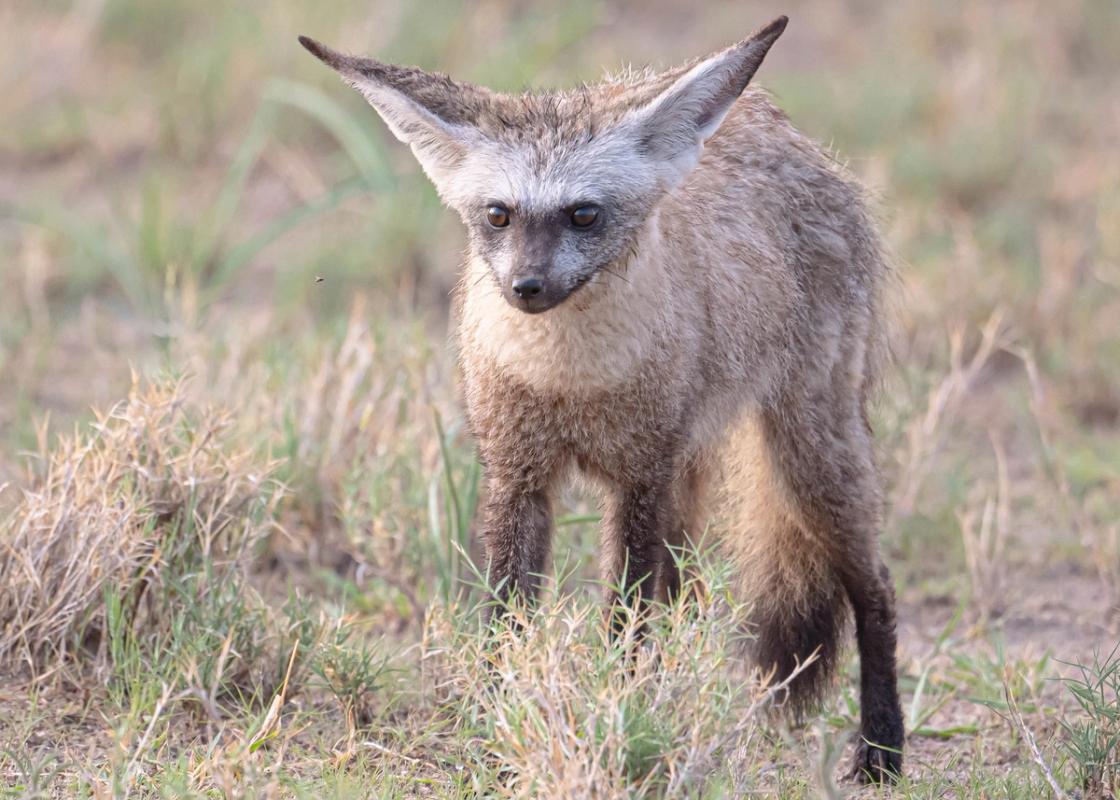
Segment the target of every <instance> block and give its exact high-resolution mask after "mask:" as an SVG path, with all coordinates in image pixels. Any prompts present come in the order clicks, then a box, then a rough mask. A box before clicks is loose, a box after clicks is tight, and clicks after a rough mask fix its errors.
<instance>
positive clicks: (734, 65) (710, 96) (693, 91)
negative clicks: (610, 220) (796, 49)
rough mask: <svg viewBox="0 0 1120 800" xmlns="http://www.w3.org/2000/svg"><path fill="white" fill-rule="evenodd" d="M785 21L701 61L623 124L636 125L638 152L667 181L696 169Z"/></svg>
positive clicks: (778, 22) (780, 19) (774, 23)
mask: <svg viewBox="0 0 1120 800" xmlns="http://www.w3.org/2000/svg"><path fill="white" fill-rule="evenodd" d="M788 21H789V19H788V18H787V17H778V18H777V19H776V20H774V21H773V22H771V23H770V24H769V25H767V26H766V27H764V28H761V29H760V30H758V31H757V32H755V33H754V34H753V35H752V36H751V37H750V38H748V39H744V40H743V41H742V42H739V43H738V44H736V45H733V46H731V47H729V48H727V49H726V50H723V51H721V52H719V53H716V54H715V55H714V56H711V57H710V58H707V59H704V60H703V61H701V62H699V63H698V64H696V65H695V66H694V67H692V68H691V69H689V70H687V71H686V72H685V73H684V74H683V75H681V76H680V77H679V78H677V79H676V80H675V81H674V82H673V83H672V84H671V85H670V86H669V87H668V88H667V89H665V90H664V91H662V92H661V93H660V94H658V95H657V96H656V97H654V98H653V99H652V100H651V101H649V102H648V103H646V104H645V105H643V106H641V107H639V108H637V109H635V110H634V111H633V112H631V114H630V119H629V120H628V122H629V123H630V124H631V125H633V126H635V127H634V130H635V133H636V135H637V138H638V146H639V148H640V149H641V150H642V152H643V153H645V154H646V155H648V156H649V157H651V158H652V159H654V160H655V161H657V162H658V163H659V164H661V165H663V166H664V167H666V168H667V172H668V174H667V175H666V176H665V177H666V179H667V180H668V181H670V182H676V181H679V180H680V179H682V178H683V177H684V176H685V175H687V174H688V172H689V171H690V170H691V169H692V168H693V167H694V166H696V162H697V161H699V160H700V153H701V151H702V150H703V146H704V142H705V140H707V139H708V137H710V136H711V135H712V134H714V133H715V132H716V130H717V129H718V128H719V126H720V123H722V122H723V118H724V117H725V116H727V112H728V111H730V110H731V106H732V104H733V103H734V102H735V101H736V100H737V99H738V97H739V95H740V94H742V93H743V90H744V89H746V88H747V84H748V83H750V80H751V78H752V77H753V76H754V73H755V71H756V70H757V69H758V68H759V66H760V65H761V64H762V59H763V58H764V57H765V56H766V53H767V51H769V50H770V45H772V44H774V42H775V41H777V39H778V37H779V36H781V35H782V31H784V30H785V28H786V23H787V22H788Z"/></svg>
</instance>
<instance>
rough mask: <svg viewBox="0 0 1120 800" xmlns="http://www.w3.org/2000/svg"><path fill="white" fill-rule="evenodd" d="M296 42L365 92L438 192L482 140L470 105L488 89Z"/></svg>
mask: <svg viewBox="0 0 1120 800" xmlns="http://www.w3.org/2000/svg"><path fill="white" fill-rule="evenodd" d="M299 43H300V44H302V45H303V46H304V47H305V48H307V50H308V51H310V52H311V54H312V55H314V56H315V57H316V58H318V59H319V60H320V61H322V62H323V63H324V64H326V65H327V66H329V67H331V68H333V69H334V70H336V71H337V72H338V73H339V74H340V75H341V76H342V78H343V80H345V81H346V82H347V83H349V84H350V85H351V86H353V87H354V88H355V89H357V90H358V91H359V92H361V93H362V94H363V95H364V96H365V98H366V100H368V101H369V103H370V105H372V106H373V107H374V108H375V109H376V110H377V112H378V113H379V114H380V115H381V118H382V119H384V120H385V123H386V124H387V125H388V126H389V130H391V131H392V132H393V135H394V136H396V137H397V138H398V139H400V140H401V141H402V142H404V143H405V144H407V145H408V146H409V147H411V148H412V152H413V153H414V154H415V156H416V159H417V160H418V161H419V162H420V165H421V166H422V167H423V168H424V171H425V172H426V173H428V177H429V178H431V179H432V182H433V183H434V184H435V185H436V188H437V189H439V190H440V191H441V193H442V192H443V191H444V188H445V187H446V186H447V184H448V181H449V180H450V178H451V173H452V172H453V171H454V170H455V169H456V168H457V167H458V166H459V165H460V164H461V163H462V161H463V159H464V158H465V156H466V154H467V153H468V152H469V151H470V150H471V149H472V148H474V147H478V146H479V145H480V144H481V143H482V141H483V136H482V133H481V132H480V131H479V130H478V128H477V127H476V126H475V125H474V124H473V121H472V116H473V115H472V106H473V108H474V109H477V108H478V107H479V106H480V105H481V104H484V103H485V102H486V99H487V97H486V95H487V92H486V90H484V89H481V88H479V87H476V86H469V85H466V84H459V83H455V82H454V81H452V80H451V79H450V78H448V77H446V76H444V75H437V74H433V73H430V72H425V71H423V70H421V69H416V68H413V67H398V66H396V65H394V64H383V63H381V62H380V61H375V60H373V59H371V58H358V57H355V56H348V55H345V54H343V53H339V52H337V51H335V50H332V49H330V48H329V47H326V46H325V45H322V44H320V43H319V42H317V41H315V40H314V39H311V38H308V37H307V36H301V37H299Z"/></svg>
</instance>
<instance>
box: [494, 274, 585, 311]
mask: <svg viewBox="0 0 1120 800" xmlns="http://www.w3.org/2000/svg"><path fill="white" fill-rule="evenodd" d="M575 288H576V287H573V286H568V285H564V283H563V282H561V281H558V280H556V279H555V278H551V277H549V275H548V271H547V270H545V269H543V268H539V267H529V268H526V269H524V270H518V271H517V272H515V273H514V274H513V275H511V276H510V277H509V278H507V279H506V280H505V281H504V283H503V286H502V294H503V296H504V297H505V298H506V301H507V302H508V303H509V304H510V305H511V306H513V307H514V308H516V309H517V310H518V311H524V312H525V313H526V314H540V313H542V312H545V311H548V310H549V309H550V308H555V307H556V306H558V305H560V304H561V303H563V302H564V301H565V300H567V299H568V297H569V296H570V295H571V294H572V291H573V290H574V289H575Z"/></svg>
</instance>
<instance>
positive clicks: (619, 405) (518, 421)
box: [463, 358, 685, 483]
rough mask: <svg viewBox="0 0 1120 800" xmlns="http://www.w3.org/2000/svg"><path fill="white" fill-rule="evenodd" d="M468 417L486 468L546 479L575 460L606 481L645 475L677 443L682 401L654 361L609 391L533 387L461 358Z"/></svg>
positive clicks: (488, 363) (488, 364)
mask: <svg viewBox="0 0 1120 800" xmlns="http://www.w3.org/2000/svg"><path fill="white" fill-rule="evenodd" d="M463 366H464V370H463V379H464V397H465V400H466V406H467V409H466V410H467V417H468V420H469V422H470V427H471V430H472V432H473V433H474V435H475V437H476V438H477V439H478V443H479V448H480V453H481V455H482V458H483V461H484V462H485V463H486V465H487V468H488V470H490V471H491V472H492V473H495V472H496V473H498V474H502V473H504V474H506V475H507V477H509V478H510V479H519V478H520V477H522V476H526V475H533V476H538V477H539V480H540V482H541V483H547V482H548V481H549V480H550V479H551V478H552V477H555V476H556V475H557V474H559V473H561V472H563V471H564V470H566V469H567V468H569V467H572V466H575V467H578V468H579V469H581V470H582V471H584V472H587V473H590V474H592V475H594V476H596V477H599V478H602V479H605V480H607V481H623V482H626V481H639V480H642V479H643V477H644V476H645V475H646V474H647V473H648V472H649V471H650V470H653V469H658V468H659V465H662V464H664V463H666V462H667V461H668V460H671V458H672V457H673V455H674V454H675V453H676V452H677V450H678V449H679V443H680V440H681V431H682V426H681V420H682V408H683V406H684V400H685V398H684V397H683V394H682V392H681V391H680V387H679V386H678V385H677V382H676V381H674V380H671V379H670V380H664V379H661V380H658V379H654V378H653V377H652V376H651V375H650V374H649V373H650V371H651V370H650V369H649V368H650V367H651V366H652V365H647V369H639V370H638V372H637V373H636V375H635V376H634V377H633V378H632V379H631V380H627V381H624V382H622V383H620V384H618V385H616V386H614V387H613V388H611V389H604V390H600V391H596V392H590V393H582V392H577V391H568V392H555V391H542V390H540V389H539V388H534V387H532V386H530V385H528V384H527V383H525V382H524V381H523V380H521V379H520V378H519V377H517V375H516V373H511V372H509V371H506V370H505V369H503V368H502V367H501V366H500V365H498V364H497V363H496V362H494V361H493V359H471V358H466V359H464V362H463Z"/></svg>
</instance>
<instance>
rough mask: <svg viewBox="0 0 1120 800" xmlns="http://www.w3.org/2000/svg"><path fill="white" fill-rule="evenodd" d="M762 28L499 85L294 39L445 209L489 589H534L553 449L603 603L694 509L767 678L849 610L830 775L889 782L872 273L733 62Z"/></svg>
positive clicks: (784, 123)
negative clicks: (460, 238)
mask: <svg viewBox="0 0 1120 800" xmlns="http://www.w3.org/2000/svg"><path fill="white" fill-rule="evenodd" d="M785 27H786V18H785V17H780V18H778V19H776V20H775V21H773V22H771V23H770V24H769V25H767V26H765V27H764V28H762V29H760V30H759V31H758V32H756V33H755V34H754V35H752V36H751V37H749V38H747V39H745V40H743V41H741V42H739V43H738V44H735V45H732V46H731V47H728V48H727V49H725V50H721V51H719V52H717V53H715V54H714V55H712V56H709V57H707V58H703V59H700V60H697V61H693V62H691V63H688V64H685V65H683V66H680V67H676V68H673V69H669V70H667V71H664V72H652V71H628V72H626V73H624V74H622V75H619V76H615V77H609V78H606V79H604V80H603V81H602V82H601V83H597V84H594V85H584V86H581V87H580V88H578V89H572V90H568V91H545V92H530V93H521V94H501V93H498V92H494V91H490V90H488V89H485V88H483V87H480V86H473V85H471V84H469V83H464V82H461V81H457V80H453V79H451V78H448V77H446V76H444V75H438V74H433V73H429V72H425V71H423V70H420V69H415V68H411V67H400V66H394V65H392V64H384V63H381V62H379V61H374V60H372V59H367V58H358V57H352V56H348V55H343V54H341V53H338V52H335V51H333V50H331V49H329V48H327V47H325V46H323V45H321V44H319V43H317V42H315V41H313V40H311V39H307V38H303V37H301V39H300V41H301V43H302V44H303V45H304V47H306V48H307V49H308V50H310V51H311V52H312V53H313V54H314V55H315V56H317V57H318V58H319V59H321V60H322V61H324V62H325V63H326V64H328V65H329V66H331V67H333V68H334V69H335V70H337V71H338V72H339V73H340V74H341V75H342V77H343V78H344V79H345V80H346V82H347V83H349V84H350V85H352V86H353V87H354V88H356V89H357V90H358V91H360V92H361V93H362V94H363V95H364V96H365V97H366V99H367V100H368V101H369V102H370V104H371V105H372V106H373V107H374V108H375V109H376V110H377V112H378V113H379V114H380V115H381V117H382V118H383V119H384V121H385V123H386V124H387V125H388V126H389V129H390V130H391V131H392V132H393V134H395V135H396V137H397V138H398V139H400V140H401V141H403V142H405V143H406V144H408V145H409V147H411V149H412V152H413V153H414V154H415V156H416V158H417V160H419V162H420V164H421V166H422V167H423V169H424V171H425V172H426V173H427V174H428V176H429V177H430V178H431V180H432V182H433V183H434V184H435V186H436V189H437V191H438V192H439V194H440V196H441V197H442V199H443V200H444V202H445V203H446V204H447V205H448V206H450V207H451V208H452V209H454V210H455V211H456V212H458V214H459V215H460V217H462V220H463V223H464V225H465V226H466V228H467V231H468V235H469V242H470V245H469V256H468V258H467V262H466V265H465V266H464V268H463V271H462V275H461V279H460V281H459V283H458V286H457V289H456V292H455V303H454V306H455V319H456V330H457V344H458V353H459V360H460V364H461V370H462V392H463V397H464V400H465V405H466V414H467V420H468V424H469V428H470V431H471V432H472V434H473V435H474V437H475V438H476V439H477V442H478V450H479V457H480V460H481V462H482V464H483V468H484V472H485V483H486V488H485V498H484V500H483V501H482V505H481V509H480V516H479V521H478V525H479V533H480V536H481V539H482V541H483V543H484V544H485V547H486V551H487V557H488V561H489V578H490V580H491V581H492V582H493V585H495V586H497V587H498V589H497V591H498V592H499V594H500V595H501V596H502V598H503V599H506V600H511V599H516V600H524V601H531V600H532V598H533V596H534V594H535V593H536V592H537V589H538V584H539V581H540V576H541V573H542V572H544V570H545V568H546V566H547V565H546V561H547V559H548V555H549V545H550V540H551V537H552V527H553V526H552V515H553V509H552V506H553V498H554V495H555V494H556V492H557V489H558V487H560V486H561V485H562V483H563V482H564V481H565V479H566V478H567V477H569V476H570V475H571V474H572V473H573V472H574V471H576V470H578V471H579V472H580V473H582V474H583V475H584V476H586V477H588V478H590V479H591V480H592V481H593V482H595V483H597V484H599V485H601V486H602V488H603V492H604V500H603V523H602V543H601V548H602V562H603V570H604V573H605V574H604V578H605V580H606V582H607V584H608V585H612V586H615V587H621V590H622V591H621V593H622V597H615V598H612V602H630V601H631V600H633V601H634V602H635V603H636V604H637V607H638V608H641V607H642V606H643V605H644V604H645V603H647V602H649V601H650V600H653V599H656V598H661V599H671V598H672V597H674V596H675V594H676V593H678V592H679V591H680V587H681V578H680V575H679V568H678V559H676V558H674V556H673V553H674V548H676V547H679V546H681V545H683V544H684V543H686V542H687V541H690V539H689V538H688V537H693V539H698V538H699V536H700V535H701V534H702V533H703V531H704V528H705V525H706V524H707V520H708V515H709V513H710V512H712V513H715V514H717V515H718V517H719V518H720V519H721V520H722V522H721V523H720V524H719V525H718V526H717V528H718V533H719V537H720V541H721V544H722V546H723V547H724V548H725V549H726V552H727V553H728V557H729V558H731V559H732V560H733V563H734V564H735V568H736V574H737V576H738V580H739V581H740V583H741V589H742V591H743V593H744V596H745V597H746V598H749V601H750V602H751V603H752V609H753V610H752V612H751V623H752V628H753V631H754V634H755V637H756V638H755V640H754V642H753V653H754V657H755V658H756V659H757V662H758V664H759V666H760V667H761V668H762V669H764V670H771V669H772V670H774V674H775V675H776V676H777V679H781V678H782V676H785V675H789V674H790V672H791V671H793V670H794V669H795V668H797V667H798V666H799V665H800V664H802V662H804V661H805V660H806V659H808V658H809V657H810V656H811V655H813V654H815V655H816V660H815V661H813V662H812V663H811V665H810V666H809V667H808V668H807V669H805V670H804V671H803V672H802V673H801V674H800V675H798V676H797V677H796V679H795V680H794V681H793V682H792V684H791V686H790V687H789V697H788V705H789V706H790V707H791V708H792V709H793V710H794V713H797V714H800V713H801V712H803V711H804V710H805V709H806V708H808V707H810V706H811V705H812V704H813V703H814V702H816V700H817V699H818V698H819V696H820V694H821V692H822V691H823V690H824V689H825V688H827V686H828V684H829V683H830V681H831V676H832V673H833V672H834V670H835V667H836V661H837V654H838V651H839V649H840V647H841V644H842V639H843V636H844V633H845V629H846V627H847V620H848V619H849V618H854V620H855V635H856V640H857V643H858V649H859V656H860V668H861V676H860V699H861V704H862V722H861V730H860V734H861V737H860V741H859V744H858V745H857V749H856V757H855V764H854V768H853V775H854V776H856V777H859V778H862V779H864V780H873V781H880V780H890V779H891V778H892V777H893V776H894V775H895V774H897V773H898V772H899V770H900V768H901V761H902V757H901V751H902V744H903V726H902V715H901V712H900V708H899V700H898V690H897V686H896V676H895V601H894V591H893V587H892V583H891V578H890V575H889V573H888V571H887V568H886V567H885V566H884V564H883V562H882V559H881V557H880V553H879V543H878V528H879V525H880V518H881V505H882V498H881V489H880V481H879V477H878V474H877V470H876V465H875V460H874V453H873V446H872V435H871V429H870V424H869V422H868V415H867V404H868V402H869V396H870V394H871V393H872V392H873V390H874V388H875V386H876V382H877V375H878V371H879V367H880V365H881V363H882V362H883V361H884V355H885V352H886V349H887V347H886V344H885V339H886V336H885V333H884V328H885V325H884V318H885V312H884V309H883V304H884V297H883V295H884V294H885V291H886V287H887V285H888V284H889V283H890V281H891V273H890V268H889V265H888V263H887V259H886V258H885V256H884V253H883V248H882V245H881V243H880V239H879V236H878V234H877V233H876V229H875V224H874V221H873V219H872V216H871V214H870V213H869V211H868V208H867V205H866V203H865V200H864V197H863V193H862V191H861V189H860V187H859V186H858V185H857V184H856V183H855V182H854V181H853V179H852V178H851V177H850V176H848V175H847V174H846V173H845V171H844V170H843V169H842V168H840V167H839V166H838V165H837V164H836V163H835V162H834V161H833V160H832V159H830V158H829V156H828V155H827V154H825V153H823V152H822V150H821V149H820V148H819V147H818V146H817V145H816V144H814V143H813V142H812V141H810V140H809V139H808V138H806V137H805V136H803V135H801V134H800V133H799V132H798V131H797V130H796V129H794V127H793V126H792V124H791V123H790V121H789V120H788V119H787V118H786V116H785V115H784V114H783V113H782V112H781V111H780V110H779V109H778V108H777V107H776V106H775V105H774V104H773V102H772V101H771V100H770V99H769V97H768V96H767V95H766V93H765V92H763V91H761V90H759V89H756V88H754V87H753V86H748V84H749V83H750V80H751V78H752V77H753V76H754V73H755V71H756V70H757V69H758V68H759V66H760V65H761V63H762V60H763V57H764V56H765V55H766V53H767V51H768V50H769V49H770V46H771V45H772V44H773V43H774V42H775V41H776V40H777V38H778V37H779V36H780V35H781V33H782V31H783V30H784V29H785Z"/></svg>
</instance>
